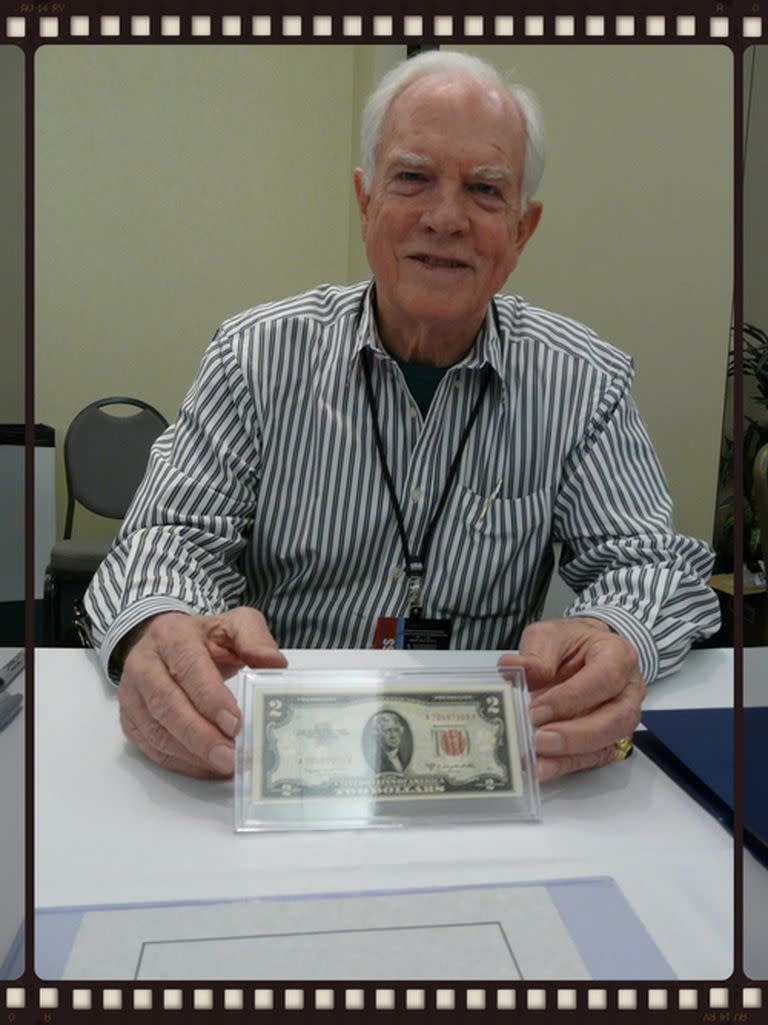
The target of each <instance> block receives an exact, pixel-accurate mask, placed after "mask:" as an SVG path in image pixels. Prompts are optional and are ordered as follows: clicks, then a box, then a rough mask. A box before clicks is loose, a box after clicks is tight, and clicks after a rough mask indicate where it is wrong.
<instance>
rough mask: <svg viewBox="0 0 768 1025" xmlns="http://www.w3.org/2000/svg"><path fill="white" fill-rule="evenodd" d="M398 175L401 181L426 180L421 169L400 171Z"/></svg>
mask: <svg viewBox="0 0 768 1025" xmlns="http://www.w3.org/2000/svg"><path fill="white" fill-rule="evenodd" d="M397 177H398V179H399V180H400V181H401V182H421V181H424V175H423V174H422V173H421V171H398V174H397Z"/></svg>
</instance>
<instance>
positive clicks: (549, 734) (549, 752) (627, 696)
mask: <svg viewBox="0 0 768 1025" xmlns="http://www.w3.org/2000/svg"><path fill="white" fill-rule="evenodd" d="M643 691H644V688H643V685H642V681H641V680H639V679H638V680H637V681H636V682H633V683H632V684H630V685H628V686H627V687H626V689H625V690H624V692H623V693H622V694H621V695H620V696H619V697H618V698H615V699H614V700H613V701H609V702H606V703H605V704H604V705H601V706H600V707H599V708H596V709H595V710H594V711H592V712H590V713H589V714H588V715H583V716H579V717H578V718H575V719H567V720H562V721H556V722H549V723H548V724H547V725H546V726H544V727H542V728H539V729H537V730H536V733H535V735H534V746H535V748H536V752H537V754H540V755H544V756H556V757H562V756H567V755H582V754H589V753H592V752H595V751H600V750H601V749H604V748H609V747H610V746H611V745H612V744H615V743H616V741H617V740H620V739H621V738H622V737H627V736H630V735H631V734H632V733H634V731H635V729H636V728H637V724H638V723H639V722H640V711H641V703H642V695H643Z"/></svg>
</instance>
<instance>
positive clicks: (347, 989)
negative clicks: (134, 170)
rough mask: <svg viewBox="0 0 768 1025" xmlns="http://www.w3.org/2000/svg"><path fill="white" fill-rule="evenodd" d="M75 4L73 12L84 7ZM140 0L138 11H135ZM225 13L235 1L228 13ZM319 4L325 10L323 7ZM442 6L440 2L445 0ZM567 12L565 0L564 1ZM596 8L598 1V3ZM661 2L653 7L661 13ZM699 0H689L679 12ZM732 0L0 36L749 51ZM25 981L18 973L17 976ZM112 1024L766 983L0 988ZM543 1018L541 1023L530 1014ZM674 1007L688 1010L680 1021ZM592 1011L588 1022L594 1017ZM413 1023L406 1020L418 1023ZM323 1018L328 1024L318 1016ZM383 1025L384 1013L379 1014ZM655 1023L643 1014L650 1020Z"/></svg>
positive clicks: (626, 1013)
mask: <svg viewBox="0 0 768 1025" xmlns="http://www.w3.org/2000/svg"><path fill="white" fill-rule="evenodd" d="M86 6H87V4H83V5H82V7H86ZM149 6H150V5H149V4H147V7H149ZM233 6H235V5H233ZM329 6H331V5H329ZM446 6H449V5H446ZM563 6H564V7H565V8H567V7H568V6H569V3H568V0H566V3H565V4H564V5H563ZM595 6H598V5H597V4H596V5H595ZM660 6H661V5H660ZM689 6H690V7H691V8H693V7H695V6H697V5H696V4H695V3H691V4H690V5H689ZM731 7H732V4H730V3H712V4H711V5H710V10H709V11H708V12H707V13H703V14H688V13H684V12H683V13H674V12H670V11H667V13H666V14H629V13H627V14H624V13H612V14H580V15H573V14H566V13H563V14H551V15H545V14H530V15H511V14H510V15H507V14H499V15H487V14H465V15H449V14H438V15H432V14H428V15H422V14H406V13H400V14H396V15H390V14H385V13H382V14H376V13H361V14H340V15H336V14H333V15H331V14H322V13H321V14H308V15H300V14H248V15H234V14H233V15H220V14H192V13H185V14H85V13H81V14H78V13H72V9H73V8H72V6H71V5H70V4H66V5H65V4H64V3H47V2H44V3H20V4H18V5H17V8H16V13H13V14H8V15H5V14H3V15H2V16H0V42H5V43H8V42H10V43H14V42H15V43H20V44H25V43H26V44H35V43H38V42H72V43H84V42H89V43H115V42H137V43H140V42H141V41H150V40H151V41H153V42H157V41H161V42H167V43H174V42H190V41H192V42H204V41H206V40H210V41H217V42H219V41H222V40H225V41H231V42H238V41H239V42H252V43H254V42H255V43H259V42H308V41H315V40H316V41H323V40H326V41H342V40H343V41H346V42H354V41H357V40H364V39H365V40H369V41H386V40H393V41H405V42H413V43H414V44H416V43H423V42H424V41H425V40H429V41H432V42H435V43H449V42H451V41H452V40H454V41H455V40H459V39H462V40H466V41H474V40H476V41H485V42H492V41H493V42H505V41H506V42H520V41H523V40H525V41H530V42H536V41H542V42H543V41H547V42H551V41H558V40H560V41H563V42H569V41H576V42H582V41H583V42H594V43H621V42H628V43H629V42H648V43H653V42H661V41H664V42H667V43H673V42H674V43H684V42H691V43H703V42H708V43H717V42H723V43H728V44H731V45H735V44H738V43H742V44H743V45H749V44H751V43H758V42H761V41H764V39H765V35H766V34H767V33H768V17H765V18H764V17H762V16H761V15H760V13H759V11H760V5H759V4H746V5H745V6H744V10H745V11H748V12H750V13H736V12H734V11H732V10H730V9H729V8H731ZM29 977H30V976H29V974H28V976H27V978H28V979H29ZM110 1011H117V1012H119V1014H118V1020H120V1021H123V1020H126V1019H128V1018H130V1019H131V1020H134V1019H136V1020H139V1021H146V1020H148V1019H147V1013H146V1012H158V1011H159V1012H169V1013H172V1012H174V1011H181V1012H182V1016H181V1020H186V1017H187V1016H188V1015H189V1014H190V1012H193V1011H194V1012H198V1011H199V1012H200V1013H201V1014H203V1016H204V1017H203V1020H206V1019H205V1013H206V1012H208V1020H211V1014H210V1012H214V1017H217V1018H218V1017H219V1014H217V1013H216V1012H223V1013H226V1014H227V1015H229V1016H232V1015H235V1016H237V1014H238V1013H240V1014H252V1013H254V1012H259V1013H263V1014H265V1015H267V1018H268V1019H269V1017H272V1016H274V1015H275V1014H278V1015H279V1014H282V1013H284V1012H290V1011H293V1012H296V1011H299V1012H304V1013H305V1014H309V1013H313V1012H318V1013H320V1012H323V1011H331V1012H334V1011H335V1012H336V1013H337V1014H338V1013H341V1012H345V1011H348V1012H351V1013H353V1012H365V1013H366V1014H373V1013H377V1012H382V1013H385V1012H388V1011H389V1012H391V1011H414V1012H419V1011H421V1012H422V1013H430V1012H448V1013H449V1014H450V1013H451V1012H453V1013H454V1015H455V1014H458V1015H460V1016H462V1017H463V1015H464V1013H465V1012H468V1011H485V1012H486V1013H493V1012H501V1013H504V1012H515V1013H516V1014H517V1015H518V1016H519V1015H521V1014H522V1015H529V1016H535V1017H536V1020H538V1021H541V1020H549V1018H550V1017H551V1016H552V1015H553V1014H555V1013H557V1012H563V1013H564V1014H566V1020H569V1021H578V1020H581V1019H582V1017H586V1015H587V1014H589V1015H590V1020H598V1021H599V1020H600V1013H601V1012H602V1013H603V1020H610V1021H613V1020H615V1018H616V1014H617V1013H618V1014H619V1015H620V1017H619V1020H629V1021H632V1020H639V1019H642V1020H647V1015H648V1013H649V1012H659V1011H661V1012H667V1013H669V1014H678V1013H679V1014H681V1015H682V1016H683V1020H689V1019H690V1020H695V1015H696V1013H698V1015H699V1020H702V1019H703V1020H704V1021H708V1022H726V1021H727V1022H741V1021H744V1022H747V1021H764V1020H768V984H761V983H758V984H751V983H748V982H745V983H744V984H741V983H738V984H736V983H729V984H727V985H718V984H714V985H713V984H712V983H701V982H695V983H685V982H684V983H676V984H669V983H665V984H653V983H650V984H643V985H636V984H623V985H622V984H601V983H574V984H571V985H569V984H568V983H562V982H560V983H552V984H541V983H538V984H537V983H532V984H530V985H529V984H526V983H518V984H515V985H509V986H496V985H484V986H483V985H477V984H475V985H471V984H464V985H460V986H446V985H444V984H437V985H436V984H421V983H414V984H402V983H399V984H397V985H394V984H381V985H371V984H360V985H357V986H355V985H345V984H341V983H337V984H328V983H326V984H297V983H286V984H269V985H263V984H262V985H259V984H257V983H247V984H246V983H237V984H233V983H217V984H207V983H202V982H201V983H197V984H192V983H183V984H181V983H180V984H173V983H171V984H165V985H161V984H157V983H154V984H144V983H106V984H103V985H102V984H92V983H66V984H61V985H53V986H51V985H47V984H46V983H40V982H36V981H28V982H24V983H23V984H14V983H9V984H7V985H4V986H3V988H2V989H0V1020H5V1021H9V1022H22V1021H35V1022H44V1023H46V1025H48V1023H51V1025H53V1023H55V1022H59V1021H67V1020H70V1019H74V1020H82V1018H83V1015H84V1014H85V1015H87V1014H88V1012H91V1013H92V1014H97V1015H100V1016H103V1015H104V1013H105V1012H110ZM542 1012H544V1015H542ZM684 1012H693V1014H690V1015H688V1014H685V1013H684ZM595 1014H596V1015H597V1019H595V1018H594V1017H593V1015H595ZM417 1018H418V1015H417ZM326 1020H327V1019H326ZM384 1020H387V1019H386V1014H385V1016H384ZM652 1020H655V1015H653V1016H652Z"/></svg>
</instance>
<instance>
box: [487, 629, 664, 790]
mask: <svg viewBox="0 0 768 1025" xmlns="http://www.w3.org/2000/svg"><path fill="white" fill-rule="evenodd" d="M499 665H500V666H522V667H523V669H525V675H526V679H527V681H528V688H529V690H530V691H531V693H532V699H531V704H530V716H531V722H532V723H533V725H534V727H535V728H536V732H535V735H534V744H535V748H536V753H537V755H538V764H539V779H540V780H541V781H542V782H545V781H546V780H550V779H555V778H556V777H558V776H564V775H565V774H566V773H568V772H579V771H580V770H581V769H593V768H597V766H600V765H605V764H606V763H607V762H610V761H611V760H612V759H613V758H614V755H615V747H614V745H615V744H616V741H617V740H621V739H622V737H626V736H629V735H631V734H632V732H633V731H634V729H635V727H636V726H637V724H638V723H639V722H640V710H641V705H642V701H643V698H644V696H645V689H646V688H645V681H644V680H643V678H642V676H641V675H640V671H639V668H638V660H637V651H636V650H635V648H634V646H633V645H632V644H631V643H630V642H629V641H627V640H625V639H624V638H623V637H619V636H618V634H615V633H613V632H612V631H611V630H610V627H608V625H607V624H606V623H603V622H601V620H599V619H587V618H586V617H584V618H582V617H575V616H574V617H572V618H569V619H549V620H543V621H542V622H539V623H532V624H531V625H530V626H528V627H526V628H525V630H524V631H523V635H522V637H521V638H520V651H519V654H518V655H503V656H502V657H501V658H500V659H499Z"/></svg>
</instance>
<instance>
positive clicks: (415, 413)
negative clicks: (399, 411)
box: [408, 406, 419, 420]
mask: <svg viewBox="0 0 768 1025" xmlns="http://www.w3.org/2000/svg"><path fill="white" fill-rule="evenodd" d="M418 415H419V411H418V409H414V408H413V406H411V407H410V408H409V410H408V416H409V417H410V418H411V420H415V419H416V417H417V416H418Z"/></svg>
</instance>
